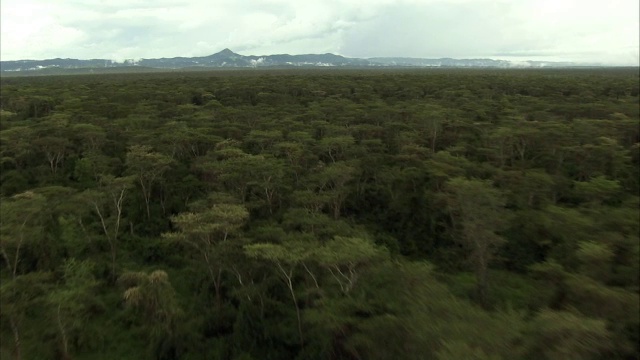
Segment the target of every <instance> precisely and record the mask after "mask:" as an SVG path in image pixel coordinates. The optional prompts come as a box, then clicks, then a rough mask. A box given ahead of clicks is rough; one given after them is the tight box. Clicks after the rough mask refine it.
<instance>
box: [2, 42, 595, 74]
mask: <svg viewBox="0 0 640 360" xmlns="http://www.w3.org/2000/svg"><path fill="white" fill-rule="evenodd" d="M131 66H141V67H150V68H157V69H181V68H192V67H204V68H229V67H232V68H238V67H240V68H257V67H282V66H285V67H288V66H290V67H417V68H419V67H471V68H473V67H479V68H542V67H576V66H601V65H599V64H583V63H574V62H550V61H531V60H526V61H509V60H497V59H490V58H486V59H454V58H438V59H428V58H413V57H372V58H349V57H345V56H342V55H336V54H332V53H325V54H300V55H291V54H273V55H241V54H238V53H235V52H233V51H232V50H230V49H229V48H225V49H223V50H221V51H219V52H217V53H214V54H211V55H207V56H195V57H184V56H178V57H171V58H167V57H163V58H150V59H145V58H143V59H139V60H134V59H128V60H124V61H122V62H117V61H114V60H109V59H88V60H81V59H72V58H64V59H63V58H54V59H45V60H10V61H0V71H1V72H3V73H5V72H16V71H34V70H41V69H50V68H58V69H81V68H88V69H95V68H113V67H131Z"/></svg>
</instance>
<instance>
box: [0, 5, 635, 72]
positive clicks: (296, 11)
mask: <svg viewBox="0 0 640 360" xmlns="http://www.w3.org/2000/svg"><path fill="white" fill-rule="evenodd" d="M638 4H639V1H638V0H606V1H601V0H494V1H488V0H397V1H391V0H189V1H183V0H154V1H145V0H100V1H95V0H1V1H0V7H1V12H0V17H1V18H0V26H1V30H2V33H1V37H0V46H1V52H0V58H1V59H2V60H18V59H48V58H56V57H62V58H79V59H89V58H101V59H102V58H104V59H113V60H123V59H129V58H131V59H139V58H156V57H174V56H205V55H210V54H213V53H215V52H218V51H220V50H222V49H224V48H230V49H231V50H233V51H235V52H237V53H240V54H243V55H269V54H276V53H289V54H304V53H326V52H331V53H335V54H340V55H344V56H348V57H365V58H366V57H376V56H402V57H423V58H439V57H454V58H478V57H488V58H496V59H512V60H513V59H516V60H518V59H519V60H529V59H530V60H551V61H554V60H555V61H579V62H599V63H604V64H612V65H638V61H639V59H638V52H639V50H638V45H639V42H640V40H639V36H638V32H639V29H640V25H639V18H640V15H639V11H640V10H639V8H638Z"/></svg>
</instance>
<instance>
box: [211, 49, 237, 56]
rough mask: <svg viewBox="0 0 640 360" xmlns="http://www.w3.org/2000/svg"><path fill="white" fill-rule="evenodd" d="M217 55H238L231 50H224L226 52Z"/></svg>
mask: <svg viewBox="0 0 640 360" xmlns="http://www.w3.org/2000/svg"><path fill="white" fill-rule="evenodd" d="M216 55H225V56H231V55H237V54H236V53H234V52H233V51H231V50H229V48H224V50H222V51H220V52H219V53H217V54H216Z"/></svg>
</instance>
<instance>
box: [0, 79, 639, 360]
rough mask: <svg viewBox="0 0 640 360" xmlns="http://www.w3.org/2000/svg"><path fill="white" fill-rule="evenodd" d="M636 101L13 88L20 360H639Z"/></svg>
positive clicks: (630, 89)
mask: <svg viewBox="0 0 640 360" xmlns="http://www.w3.org/2000/svg"><path fill="white" fill-rule="evenodd" d="M254 70H255V69H254ZM637 83H638V70H637V69H631V68H619V69H618V68H616V69H554V70H549V69H538V70H531V69H529V70H504V71H496V70H491V69H486V70H473V71H470V70H469V71H467V70H455V71H454V70H451V69H429V70H428V71H421V70H416V69H405V70H389V69H379V70H371V71H361V70H355V69H351V70H349V69H342V70H339V71H338V70H335V69H333V70H310V69H277V70H276V69H270V70H255V71H251V72H245V71H216V72H166V73H154V74H134V73H129V74H122V75H118V74H110V75H92V76H85V75H77V76H54V77H3V78H2V79H0V86H1V90H2V96H0V108H1V110H0V194H1V196H2V198H1V199H0V250H1V251H0V254H1V258H0V269H1V270H0V280H1V281H2V286H1V289H2V293H1V301H2V304H1V305H2V307H1V309H0V340H1V341H2V347H0V348H1V350H0V354H1V355H0V356H2V357H3V358H4V357H13V358H19V357H21V358H24V359H31V358H36V359H40V358H42V359H47V358H67V359H68V358H76V359H100V358H103V359H113V358H123V359H124V358H131V359H140V358H156V359H202V358H207V359H208V358H221V359H250V358H253V359H296V358H298V359H396V358H397V359H412V358H415V359H461V358H465V359H466V358H468V359H474V358H475V359H539V358H548V359H560V358H561V359H564V358H569V359H571V358H576V359H577V358H586V359H588V358H610V359H630V358H637V357H638V355H639V354H640V347H638V344H640V335H639V334H640V331H639V330H638V329H640V320H639V319H638V316H637V314H638V312H639V311H640V309H638V303H639V300H638V291H639V289H640V275H639V274H640V265H639V264H640V243H639V241H638V233H639V232H640V222H639V221H638V219H639V218H640V206H639V204H640V197H639V196H638V190H639V189H640V182H639V181H638V177H639V174H640V170H639V169H640V155H639V152H638V144H639V141H640V131H639V130H638V129H639V127H638V125H639V120H640V118H639V117H640V111H639V110H638V91H637V90H638V84H637ZM427 261H428V262H429V263H427ZM123 269H131V271H124V270H123ZM159 269H162V270H159ZM169 278H171V281H169ZM118 279H119V280H120V281H118ZM125 295H126V296H125ZM476 303H479V304H480V305H482V307H477V306H476V305H475V304H476ZM5 344H6V345H5ZM145 345H149V346H148V347H145Z"/></svg>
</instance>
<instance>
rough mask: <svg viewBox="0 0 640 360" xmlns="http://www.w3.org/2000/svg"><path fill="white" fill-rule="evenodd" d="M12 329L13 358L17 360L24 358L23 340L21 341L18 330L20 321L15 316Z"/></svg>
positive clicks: (12, 318)
mask: <svg viewBox="0 0 640 360" xmlns="http://www.w3.org/2000/svg"><path fill="white" fill-rule="evenodd" d="M10 322H11V331H12V332H13V346H14V349H13V358H14V359H15V360H21V359H22V351H21V347H22V346H21V342H20V331H19V330H18V323H17V321H16V319H15V317H13V316H12V317H11V320H10Z"/></svg>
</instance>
